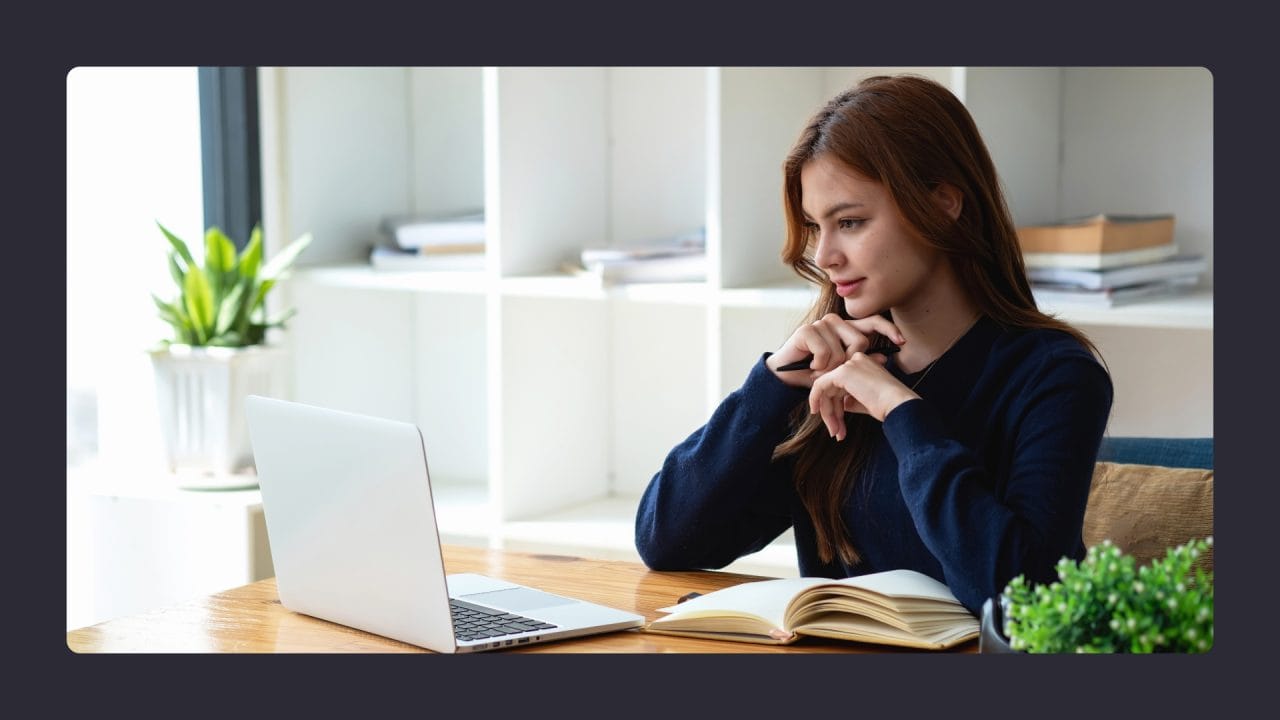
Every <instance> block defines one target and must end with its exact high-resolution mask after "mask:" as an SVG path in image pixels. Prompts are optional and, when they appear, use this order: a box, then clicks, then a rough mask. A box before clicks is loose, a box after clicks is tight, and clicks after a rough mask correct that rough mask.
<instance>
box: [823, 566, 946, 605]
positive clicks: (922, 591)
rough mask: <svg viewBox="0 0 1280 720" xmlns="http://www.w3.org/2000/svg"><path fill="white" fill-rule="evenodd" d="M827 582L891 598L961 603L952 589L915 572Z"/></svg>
mask: <svg viewBox="0 0 1280 720" xmlns="http://www.w3.org/2000/svg"><path fill="white" fill-rule="evenodd" d="M825 582H826V583H830V584H832V585H848V586H850V587H855V588H863V589H866V590H870V591H872V592H875V593H879V594H881V595H887V596H889V597H898V598H920V599H924V600H942V601H945V602H950V603H955V604H957V605H958V604H959V603H960V601H958V600H956V596H955V595H954V594H953V593H952V592H951V588H949V587H947V586H946V585H945V584H943V583H941V582H939V581H937V580H935V579H933V578H931V577H929V576H928V575H925V574H924V573H922V572H916V571H915V570H886V571H884V572H878V573H871V574H870V575H857V576H854V577H848V578H841V579H839V580H827V581H825Z"/></svg>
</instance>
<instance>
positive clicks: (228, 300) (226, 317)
mask: <svg viewBox="0 0 1280 720" xmlns="http://www.w3.org/2000/svg"><path fill="white" fill-rule="evenodd" d="M243 297H244V284H243V283H236V285H235V287H233V288H231V292H229V293H227V296H226V297H224V298H223V299H222V304H221V305H220V306H219V307H218V323H217V326H216V327H215V328H214V333H213V334H214V335H215V336H218V335H222V334H223V333H225V332H226V331H228V330H230V329H231V325H232V323H234V322H235V321H236V319H237V318H238V317H239V315H240V300H241V298H243Z"/></svg>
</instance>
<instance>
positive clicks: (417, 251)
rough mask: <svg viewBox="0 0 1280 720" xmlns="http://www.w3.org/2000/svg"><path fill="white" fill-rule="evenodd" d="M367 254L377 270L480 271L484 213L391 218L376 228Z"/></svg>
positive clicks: (482, 253)
mask: <svg viewBox="0 0 1280 720" xmlns="http://www.w3.org/2000/svg"><path fill="white" fill-rule="evenodd" d="M378 230H379V235H380V239H381V241H380V242H379V243H378V244H376V245H374V247H373V248H372V249H371V250H370V252H369V263H370V264H371V265H372V266H373V267H374V268H375V269H377V270H437V271H438V270H451V271H458V270H483V269H484V247H485V234H484V212H483V211H479V210H477V211H469V212H464V213H455V214H452V215H443V216H393V217H388V218H384V219H383V221H382V223H381V224H380V225H379V227H378Z"/></svg>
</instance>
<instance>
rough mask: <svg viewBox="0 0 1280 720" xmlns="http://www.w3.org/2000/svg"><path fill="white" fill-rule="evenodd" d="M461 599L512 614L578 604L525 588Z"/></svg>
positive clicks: (474, 595)
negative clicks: (508, 611)
mask: <svg viewBox="0 0 1280 720" xmlns="http://www.w3.org/2000/svg"><path fill="white" fill-rule="evenodd" d="M461 599H463V600H467V601H469V602H475V603H480V604H481V605H488V606H489V607H494V608H498V609H499V610H510V611H512V612H523V611H526V610H537V609H538V608H545V607H554V606H556V605H570V604H573V603H575V602H577V601H576V600H570V599H569V598H564V597H560V596H559V595H552V594H550V593H544V592H539V591H538V590H534V589H532V588H523V587H520V588H511V589H510V590H494V591H492V592H483V593H474V594H471V595H462V596H461Z"/></svg>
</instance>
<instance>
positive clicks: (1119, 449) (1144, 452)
mask: <svg viewBox="0 0 1280 720" xmlns="http://www.w3.org/2000/svg"><path fill="white" fill-rule="evenodd" d="M1098 462H1114V463H1129V464H1133V465H1163V466H1164V467H1179V468H1201V469H1204V470H1211V469H1213V438H1211V437H1207V438H1167V437H1104V438H1102V447H1101V448H1099V450H1098Z"/></svg>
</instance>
